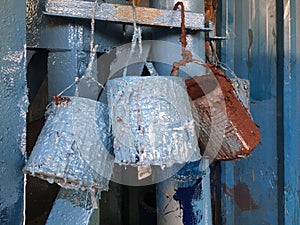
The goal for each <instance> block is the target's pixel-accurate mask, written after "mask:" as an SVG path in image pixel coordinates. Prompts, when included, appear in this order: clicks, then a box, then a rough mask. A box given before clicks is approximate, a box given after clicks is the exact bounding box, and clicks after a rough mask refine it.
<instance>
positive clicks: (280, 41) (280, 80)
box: [276, 0, 285, 225]
mask: <svg viewBox="0 0 300 225" xmlns="http://www.w3.org/2000/svg"><path fill="white" fill-rule="evenodd" d="M276 25H277V26H276V30H277V31H276V33H277V34H278V35H277V37H276V52H277V57H276V58H277V68H276V69H277V76H276V77H277V90H276V92H277V95H276V96H277V135H276V136H277V159H278V161H277V176H278V184H277V186H278V191H277V193H278V194H277V195H278V196H277V202H278V205H277V209H278V224H282V225H283V224H285V222H284V217H285V208H284V202H285V199H284V120H283V118H284V117H283V113H284V102H283V98H284V38H285V37H284V1H283V0H276ZM279 34H280V35H279Z"/></svg>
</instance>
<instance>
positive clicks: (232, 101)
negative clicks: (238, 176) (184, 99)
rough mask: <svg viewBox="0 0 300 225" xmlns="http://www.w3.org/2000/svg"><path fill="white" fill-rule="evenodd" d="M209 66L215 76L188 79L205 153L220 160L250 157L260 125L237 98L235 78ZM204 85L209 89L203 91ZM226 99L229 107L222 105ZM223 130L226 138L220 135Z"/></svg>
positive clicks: (258, 138) (257, 138) (200, 143)
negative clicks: (232, 80)
mask: <svg viewBox="0 0 300 225" xmlns="http://www.w3.org/2000/svg"><path fill="white" fill-rule="evenodd" d="M208 67H209V68H210V69H211V70H212V71H213V73H214V76H209V75H203V76H195V77H193V78H191V79H189V80H186V85H187V87H188V93H189V96H190V97H191V99H192V100H193V103H194V105H195V107H196V110H197V113H198V115H197V116H196V121H197V122H198V123H199V124H200V127H199V129H198V131H199V145H200V149H201V151H202V154H206V155H208V156H210V157H212V158H213V159H216V160H233V159H238V158H244V157H248V156H250V153H251V151H252V150H253V149H254V148H255V147H256V145H257V144H258V143H259V141H260V131H259V128H258V126H257V125H256V124H255V123H254V121H253V120H252V118H251V116H250V114H249V112H248V111H247V110H246V108H245V107H244V106H243V104H242V102H241V101H240V100H239V99H238V98H237V94H236V92H235V90H234V88H233V86H232V82H231V80H230V79H229V78H228V77H227V76H226V75H225V73H223V72H222V71H221V70H220V69H217V68H216V67H215V65H209V64H208ZM201 87H206V88H208V89H207V90H205V91H203V90H202V89H201ZM220 89H221V92H220ZM204 93H207V94H206V95H204ZM223 99H224V100H223ZM222 101H225V105H226V108H225V107H221V106H220V102H222ZM212 121H214V123H213V124H212ZM221 133H224V137H223V136H220V135H218V134H221ZM220 138H221V139H220ZM208 143H210V146H208Z"/></svg>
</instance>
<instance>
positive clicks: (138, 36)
mask: <svg viewBox="0 0 300 225" xmlns="http://www.w3.org/2000/svg"><path fill="white" fill-rule="evenodd" d="M132 9H133V35H132V40H131V47H130V53H129V57H128V58H127V61H126V64H125V68H124V71H123V77H126V75H127V68H128V64H129V61H130V59H131V57H132V55H133V53H134V50H135V47H136V42H137V41H138V43H139V45H138V46H139V57H141V55H142V53H143V47H142V29H141V27H138V26H137V25H136V5H135V2H134V1H132Z"/></svg>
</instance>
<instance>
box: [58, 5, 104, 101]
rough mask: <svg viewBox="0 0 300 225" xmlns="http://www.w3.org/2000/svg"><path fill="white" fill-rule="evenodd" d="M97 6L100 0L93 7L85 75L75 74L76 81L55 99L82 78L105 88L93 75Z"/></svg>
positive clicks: (96, 46) (95, 50)
mask: <svg viewBox="0 0 300 225" xmlns="http://www.w3.org/2000/svg"><path fill="white" fill-rule="evenodd" d="M97 6H98V0H95V2H94V7H93V13H92V20H91V41H90V59H89V63H88V66H87V69H86V71H85V73H84V75H83V76H82V77H81V78H79V77H78V76H75V79H74V81H73V82H72V83H71V84H70V85H69V86H67V87H66V88H65V89H64V90H62V91H61V92H60V93H59V94H57V95H55V96H54V99H57V98H58V97H60V96H61V95H63V94H64V93H65V92H66V91H68V90H69V89H70V88H72V87H73V86H74V85H78V84H79V82H80V81H81V80H82V79H86V78H88V79H91V80H92V81H94V82H95V83H96V84H97V85H98V86H99V87H101V88H104V85H102V84H101V83H99V82H98V81H97V80H96V79H95V78H94V77H92V76H91V74H92V67H93V62H94V60H95V56H96V52H97V48H98V45H95V46H94V33H95V14H96V8H97ZM76 89H77V88H76ZM77 92H78V90H76V91H75V93H77Z"/></svg>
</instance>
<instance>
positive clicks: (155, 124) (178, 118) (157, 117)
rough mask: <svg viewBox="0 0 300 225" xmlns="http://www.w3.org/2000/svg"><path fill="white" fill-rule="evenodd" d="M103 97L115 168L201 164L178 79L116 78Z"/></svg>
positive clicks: (179, 79)
mask: <svg viewBox="0 0 300 225" xmlns="http://www.w3.org/2000/svg"><path fill="white" fill-rule="evenodd" d="M107 91H108V105H109V117H110V123H111V125H112V132H113V136H114V150H115V152H114V153H115V159H116V162H117V163H119V164H128V165H137V166H143V167H146V166H149V165H160V166H172V165H173V164H174V163H185V162H189V161H196V160H199V159H200V158H201V156H200V151H199V149H198V147H197V146H198V144H197V136H196V132H195V124H194V119H193V116H192V113H191V107H190V104H189V98H188V95H187V92H186V87H185V85H184V81H183V80H182V79H181V78H178V77H161V76H150V77H138V76H130V77H125V78H117V79H114V80H110V81H108V83H107Z"/></svg>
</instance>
